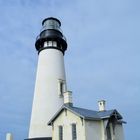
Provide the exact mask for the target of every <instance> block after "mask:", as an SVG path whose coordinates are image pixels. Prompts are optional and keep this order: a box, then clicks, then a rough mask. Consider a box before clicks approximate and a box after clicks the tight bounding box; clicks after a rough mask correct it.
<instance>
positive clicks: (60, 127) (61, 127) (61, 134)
mask: <svg viewBox="0 0 140 140" xmlns="http://www.w3.org/2000/svg"><path fill="white" fill-rule="evenodd" d="M58 131H59V140H63V126H62V125H60V126H59V127H58Z"/></svg>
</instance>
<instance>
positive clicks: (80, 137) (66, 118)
mask: <svg viewBox="0 0 140 140" xmlns="http://www.w3.org/2000/svg"><path fill="white" fill-rule="evenodd" d="M72 123H76V129H77V140H86V139H85V124H84V122H83V123H82V120H81V118H79V117H78V116H76V115H75V114H73V113H71V112H70V111H67V112H65V111H63V112H62V113H61V114H60V115H59V117H58V118H57V119H56V120H55V122H54V124H53V128H52V129H53V140H59V139H58V138H59V135H58V126H59V125H62V126H63V139H64V140H72V129H71V125H72Z"/></svg>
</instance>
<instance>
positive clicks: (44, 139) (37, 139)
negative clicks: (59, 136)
mask: <svg viewBox="0 0 140 140" xmlns="http://www.w3.org/2000/svg"><path fill="white" fill-rule="evenodd" d="M24 140H52V137H41V138H29V139H24Z"/></svg>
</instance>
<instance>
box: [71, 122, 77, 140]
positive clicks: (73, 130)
mask: <svg viewBox="0 0 140 140" xmlns="http://www.w3.org/2000/svg"><path fill="white" fill-rule="evenodd" d="M72 140H77V133H76V124H72Z"/></svg>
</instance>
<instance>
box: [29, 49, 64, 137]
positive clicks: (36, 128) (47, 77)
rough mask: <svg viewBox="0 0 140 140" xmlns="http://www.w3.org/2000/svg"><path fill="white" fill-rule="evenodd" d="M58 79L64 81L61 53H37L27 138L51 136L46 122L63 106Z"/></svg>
mask: <svg viewBox="0 0 140 140" xmlns="http://www.w3.org/2000/svg"><path fill="white" fill-rule="evenodd" d="M60 79H61V80H64V81H65V80H66V78H65V68H64V57H63V53H62V52H61V51H59V50H57V49H45V50H42V51H41V52H40V53H39V60H38V68H37V77H36V84H35V91H34V99H33V106H32V115H31V121H30V129H29V138H35V137H51V136H52V128H51V127H50V126H47V122H48V121H49V120H50V119H51V117H52V116H53V115H54V114H55V113H56V112H57V111H58V109H59V108H60V107H61V106H62V104H63V97H62V96H60V94H59V91H58V90H59V88H58V85H59V80H60ZM65 90H66V88H65Z"/></svg>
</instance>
